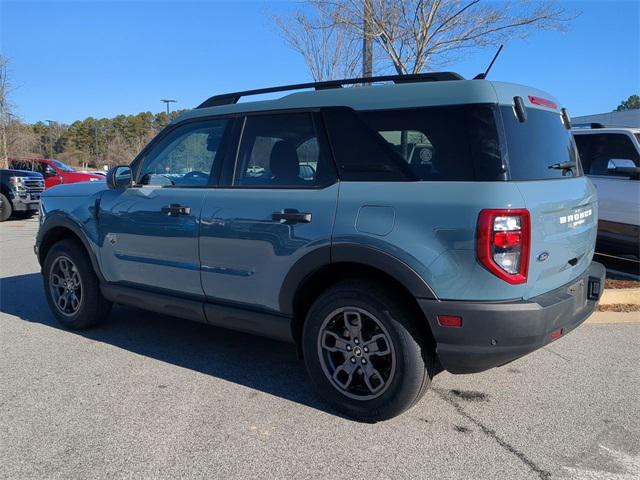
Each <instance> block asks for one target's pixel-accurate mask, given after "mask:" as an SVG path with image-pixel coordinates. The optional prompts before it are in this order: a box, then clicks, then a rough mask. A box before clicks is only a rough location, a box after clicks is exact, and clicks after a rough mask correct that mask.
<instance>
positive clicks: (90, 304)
mask: <svg viewBox="0 0 640 480" xmlns="http://www.w3.org/2000/svg"><path fill="white" fill-rule="evenodd" d="M64 265H66V267H65V266H64ZM65 272H68V276H67V275H65ZM42 274H43V278H44V292H45V297H46V298H47V303H48V304H49V308H50V309H51V312H52V313H53V314H54V316H55V317H56V319H57V320H58V322H60V323H61V324H62V325H63V326H64V327H66V328H69V329H72V330H83V329H86V328H90V327H93V326H95V325H98V324H99V323H101V322H102V321H104V320H105V319H106V318H107V317H108V316H109V313H110V312H111V306H112V304H111V302H109V301H108V300H107V299H105V298H104V297H103V296H102V293H101V292H100V284H99V280H98V277H97V276H96V274H95V272H94V270H93V266H92V265H91V261H90V260H89V257H88V255H87V252H86V250H85V249H84V246H83V245H82V244H81V243H80V242H78V241H77V240H70V239H68V240H61V241H60V242H58V243H56V244H54V245H53V246H52V247H51V250H49V252H48V253H47V257H46V259H45V261H44V266H43V268H42ZM54 277H57V278H54ZM65 282H66V286H65ZM57 285H59V286H57ZM78 285H79V288H78ZM62 296H66V298H67V299H66V300H60V297H62ZM73 296H75V299H76V301H73V300H72V298H73ZM63 305H64V308H62V306H63Z"/></svg>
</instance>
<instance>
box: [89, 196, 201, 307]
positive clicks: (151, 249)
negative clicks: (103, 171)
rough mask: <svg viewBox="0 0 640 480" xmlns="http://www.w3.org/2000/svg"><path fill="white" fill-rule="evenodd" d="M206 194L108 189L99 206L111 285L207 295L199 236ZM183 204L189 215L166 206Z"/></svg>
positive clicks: (102, 254)
mask: <svg viewBox="0 0 640 480" xmlns="http://www.w3.org/2000/svg"><path fill="white" fill-rule="evenodd" d="M203 198H204V190H202V189H191V188H184V189H180V188H162V187H153V186H148V187H146V186H145V187H135V188H127V189H125V190H108V191H106V192H104V194H103V195H102V198H101V202H100V226H99V231H100V238H101V239H102V245H101V248H100V265H101V267H102V272H103V275H104V277H105V279H106V280H107V281H108V282H115V283H128V284H132V285H138V286H141V287H152V288H159V289H165V290H174V291H177V292H179V293H182V294H186V295H199V296H202V294H203V292H202V285H201V283H200V260H199V256H198V233H199V222H200V211H201V209H202V201H203ZM171 204H180V205H183V206H186V207H189V208H190V213H189V214H186V215H168V214H166V213H163V212H162V208H163V207H166V206H169V205H171Z"/></svg>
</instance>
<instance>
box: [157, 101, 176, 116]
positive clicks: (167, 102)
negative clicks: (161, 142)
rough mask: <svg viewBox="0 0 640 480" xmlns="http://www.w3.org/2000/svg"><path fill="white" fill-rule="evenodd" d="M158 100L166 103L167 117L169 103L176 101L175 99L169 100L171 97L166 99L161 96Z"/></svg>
mask: <svg viewBox="0 0 640 480" xmlns="http://www.w3.org/2000/svg"><path fill="white" fill-rule="evenodd" d="M160 101H161V102H164V103H166V104H167V117H168V116H169V104H170V103H176V102H177V100H171V99H168V98H163V99H161V100H160Z"/></svg>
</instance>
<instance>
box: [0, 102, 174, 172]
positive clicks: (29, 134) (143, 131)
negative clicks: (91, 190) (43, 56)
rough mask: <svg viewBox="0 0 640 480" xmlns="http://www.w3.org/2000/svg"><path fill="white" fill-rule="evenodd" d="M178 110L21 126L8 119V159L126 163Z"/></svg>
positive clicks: (94, 164) (97, 164)
mask: <svg viewBox="0 0 640 480" xmlns="http://www.w3.org/2000/svg"><path fill="white" fill-rule="evenodd" d="M180 113H182V111H176V112H171V114H170V115H167V114H166V112H160V113H151V112H141V113H138V114H136V115H118V116H116V117H114V118H99V119H98V118H93V117H88V118H85V119H84V120H78V121H75V122H73V123H71V124H63V123H57V122H53V121H52V122H36V123H33V124H28V123H23V122H21V121H19V120H17V119H12V120H11V121H10V122H9V124H8V125H7V143H8V145H7V150H8V156H9V158H34V157H46V158H57V159H60V160H62V161H64V162H65V163H68V164H70V165H82V166H87V167H91V168H101V167H103V166H104V165H107V166H112V165H116V164H118V163H129V162H130V161H131V160H132V159H133V157H134V156H135V155H136V154H137V153H138V152H139V151H140V150H141V149H142V148H143V147H144V146H145V145H146V144H147V143H148V142H149V141H150V140H151V139H152V138H153V137H154V136H155V135H156V134H157V133H158V132H159V131H160V130H161V129H162V128H164V127H165V126H166V125H167V124H168V123H169V121H170V120H172V119H173V118H175V117H176V116H178V115H179V114H180Z"/></svg>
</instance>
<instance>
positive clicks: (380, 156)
mask: <svg viewBox="0 0 640 480" xmlns="http://www.w3.org/2000/svg"><path fill="white" fill-rule="evenodd" d="M327 123H328V125H330V127H329V128H330V131H331V140H332V142H333V146H334V150H335V152H336V157H337V160H338V164H339V167H340V170H341V176H342V178H343V179H345V180H365V181H381V180H391V181H399V180H400V181H401V180H427V181H465V180H505V179H506V178H505V169H504V166H503V163H502V155H501V151H500V144H499V140H498V133H497V128H496V121H495V115H494V110H493V109H492V107H490V106H483V105H462V106H449V107H431V108H419V109H405V110H383V111H360V112H354V111H349V110H348V109H342V110H337V109H334V110H332V111H331V112H329V113H328V115H327Z"/></svg>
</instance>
